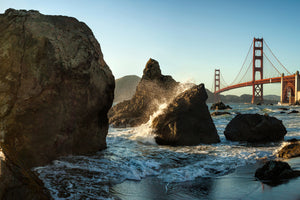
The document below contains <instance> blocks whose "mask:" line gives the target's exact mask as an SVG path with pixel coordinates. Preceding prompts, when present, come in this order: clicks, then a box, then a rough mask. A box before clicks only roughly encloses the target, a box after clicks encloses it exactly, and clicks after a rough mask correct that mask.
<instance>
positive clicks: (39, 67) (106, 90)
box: [0, 9, 114, 168]
mask: <svg viewBox="0 0 300 200" xmlns="http://www.w3.org/2000/svg"><path fill="white" fill-rule="evenodd" d="M0 35H1V37H0V44H1V45H0V52H1V53H0V99H1V103H0V132H1V135H2V139H4V143H3V145H4V147H5V151H6V152H5V153H6V154H7V155H10V154H11V155H14V156H15V157H16V160H20V162H21V163H23V166H22V167H25V168H31V167H33V166H40V165H44V164H47V163H49V162H50V161H52V160H54V159H56V158H57V157H59V156H63V155H69V154H86V153H92V152H96V151H99V150H100V149H104V148H106V140H105V139H106V135H107V130H108V119H107V112H108V110H109V109H110V107H111V105H112V101H113V92H114V77H113V75H112V73H111V71H110V69H109V67H108V66H107V64H106V63H105V61H104V60H103V55H102V52H101V49H100V45H99V43H98V42H97V40H96V39H95V37H94V35H93V33H92V31H91V30H90V29H89V28H88V27H87V26H86V25H85V24H84V23H82V22H79V21H78V20H76V19H75V18H72V17H64V16H49V15H43V14H40V13H39V12H38V11H32V10H31V11H26V10H14V9H9V10H7V11H6V12H5V14H1V15H0Z"/></svg>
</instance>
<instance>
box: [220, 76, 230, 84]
mask: <svg viewBox="0 0 300 200" xmlns="http://www.w3.org/2000/svg"><path fill="white" fill-rule="evenodd" d="M220 76H221V78H222V82H224V86H225V87H227V86H229V85H228V84H227V83H226V81H225V79H224V77H223V76H222V74H221V73H220Z"/></svg>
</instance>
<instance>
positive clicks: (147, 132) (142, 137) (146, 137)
mask: <svg viewBox="0 0 300 200" xmlns="http://www.w3.org/2000/svg"><path fill="white" fill-rule="evenodd" d="M193 85H194V84H192V83H180V84H179V85H178V86H177V88H176V92H175V95H174V96H173V97H172V98H171V99H169V101H166V102H163V103H161V104H159V103H158V102H156V104H157V110H156V111H155V112H154V113H153V114H152V115H151V116H150V118H149V121H148V122H146V123H145V124H142V125H140V126H139V127H136V128H135V131H134V132H135V133H136V134H134V135H133V136H132V137H130V139H132V140H136V141H139V142H142V143H144V144H152V145H156V142H155V139H154V137H155V135H154V134H153V132H154V130H153V128H152V127H151V125H152V122H153V120H154V119H155V118H156V117H157V116H159V115H161V114H163V113H164V110H165V109H166V108H167V107H168V105H169V104H170V103H171V102H172V101H173V100H174V98H175V97H176V96H177V95H179V94H180V93H182V92H184V91H186V90H188V89H189V88H191V87H192V86H193Z"/></svg>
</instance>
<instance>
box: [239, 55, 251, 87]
mask: <svg viewBox="0 0 300 200" xmlns="http://www.w3.org/2000/svg"><path fill="white" fill-rule="evenodd" d="M252 64H253V59H252V60H251V62H250V63H249V66H248V68H247V71H246V73H245V74H244V75H243V77H242V78H241V80H240V81H239V83H240V82H241V81H242V80H243V79H244V77H245V76H246V74H247V73H248V71H249V69H250V68H251V65H252Z"/></svg>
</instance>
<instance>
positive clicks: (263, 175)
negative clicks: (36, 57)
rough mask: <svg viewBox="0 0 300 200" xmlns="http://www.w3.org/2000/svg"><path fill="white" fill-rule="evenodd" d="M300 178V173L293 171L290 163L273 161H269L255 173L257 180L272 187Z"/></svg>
mask: <svg viewBox="0 0 300 200" xmlns="http://www.w3.org/2000/svg"><path fill="white" fill-rule="evenodd" d="M298 176H300V171H296V170H292V169H291V167H290V165H289V164H288V163H286V162H282V161H273V160H272V161H268V162H267V163H266V164H265V165H264V166H262V167H261V168H258V169H257V170H256V172H255V177H256V178H258V179H260V180H261V181H263V182H264V183H267V184H270V185H277V184H280V183H282V182H283V181H286V180H287V179H291V178H295V177H298Z"/></svg>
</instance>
